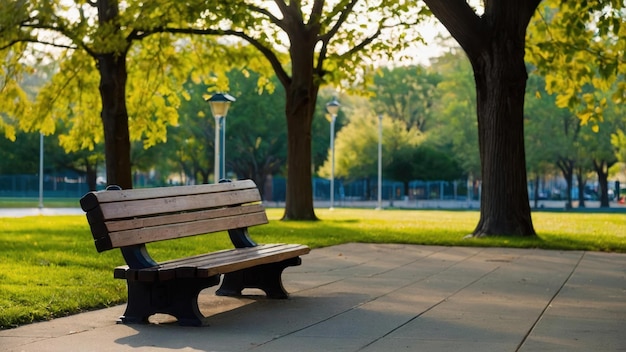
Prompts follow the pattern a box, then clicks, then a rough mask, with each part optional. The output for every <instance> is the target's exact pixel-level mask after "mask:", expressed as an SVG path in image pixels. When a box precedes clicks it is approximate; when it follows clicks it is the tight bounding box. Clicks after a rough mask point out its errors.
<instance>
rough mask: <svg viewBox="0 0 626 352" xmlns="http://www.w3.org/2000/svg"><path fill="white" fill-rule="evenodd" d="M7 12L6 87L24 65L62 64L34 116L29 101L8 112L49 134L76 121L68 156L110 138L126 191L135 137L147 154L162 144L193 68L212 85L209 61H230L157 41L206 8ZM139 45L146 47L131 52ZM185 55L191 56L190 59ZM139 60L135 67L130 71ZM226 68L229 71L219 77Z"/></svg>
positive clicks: (100, 0)
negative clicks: (65, 122) (168, 28)
mask: <svg viewBox="0 0 626 352" xmlns="http://www.w3.org/2000/svg"><path fill="white" fill-rule="evenodd" d="M3 4H6V5H7V6H5V7H3V12H2V16H1V17H0V23H1V24H0V28H2V30H1V31H0V51H2V52H3V55H4V56H5V57H6V58H10V59H11V60H7V61H5V62H4V63H3V64H4V66H3V71H2V72H3V73H4V74H5V76H4V77H3V79H4V80H5V81H7V82H8V81H13V80H14V79H16V78H19V77H18V75H17V74H14V73H15V72H18V73H19V72H20V71H19V68H20V67H21V66H24V65H26V66H28V65H31V64H32V63H31V62H28V60H24V58H29V59H30V58H33V59H34V60H43V58H48V57H49V56H50V55H51V53H52V54H53V55H54V57H53V59H56V60H58V61H60V69H59V71H58V72H57V73H56V74H55V76H54V77H53V79H52V80H51V83H50V84H49V85H48V86H46V87H44V88H43V89H42V90H41V91H40V92H39V94H38V97H37V100H36V102H35V104H34V105H33V106H31V108H32V110H31V111H30V112H29V113H28V114H25V113H24V111H23V110H24V108H23V107H21V106H22V105H24V104H22V103H21V101H22V100H23V99H20V104H19V106H20V107H21V108H20V109H21V110H20V111H7V113H10V114H15V115H12V116H14V117H20V125H21V127H22V128H23V129H25V130H29V131H30V130H35V129H38V130H41V131H42V132H44V133H52V132H53V131H54V127H55V123H56V120H58V119H61V120H65V119H68V118H71V119H72V120H71V121H72V122H71V127H70V130H69V132H68V136H67V138H65V139H64V138H63V137H61V142H62V143H65V148H66V150H68V151H73V150H75V148H87V149H91V148H93V147H94V145H95V144H97V143H99V142H101V141H102V140H103V139H102V136H104V145H105V148H104V150H105V156H106V172H107V182H109V183H115V184H118V185H120V186H121V187H123V188H131V187H132V177H131V160H130V141H131V139H133V140H140V139H141V140H143V142H144V145H145V146H146V147H149V146H151V145H154V144H155V143H158V142H160V141H163V140H164V138H165V132H166V126H167V125H168V124H175V123H176V119H177V115H176V106H177V105H178V96H177V95H176V94H175V92H176V91H177V90H178V89H179V87H180V86H181V85H182V83H183V82H184V80H185V79H186V78H187V75H188V73H189V71H191V68H192V67H195V71H194V77H195V78H196V79H200V77H203V78H204V79H209V75H208V72H209V70H211V68H210V67H209V65H208V64H207V62H211V61H212V60H210V59H209V58H211V57H213V56H212V55H214V54H215V55H218V54H220V55H221V54H223V53H221V52H217V50H204V51H203V54H202V55H203V59H204V60H200V58H199V57H198V56H197V55H194V54H195V53H197V52H198V51H197V50H192V49H195V46H194V44H196V42H193V41H189V40H187V41H180V40H177V38H174V37H172V36H171V35H169V34H160V33H161V32H162V28H163V27H164V26H166V25H170V26H181V27H188V26H189V23H194V22H195V18H193V17H190V16H194V15H196V14H195V13H194V12H192V11H191V10H192V9H195V8H198V7H199V3H194V2H191V3H190V2H185V3H184V4H183V3H178V2H170V1H151V2H149V3H145V2H138V1H125V2H123V3H120V2H119V1H118V0H96V1H87V2H85V1H76V2H67V1H60V0H58V1H57V0H55V1H45V2H39V1H30V0H23V1H16V2H5V3H3ZM207 42H208V41H205V42H204V43H202V44H203V46H204V48H207V47H209V48H210V46H207V45H206V43H207ZM137 43H141V44H142V46H141V47H139V46H134V44H137ZM35 44H37V45H35ZM41 48H43V50H42V49H41ZM51 48H52V49H51ZM185 48H187V49H189V53H188V54H187V55H183V51H184V50H183V49H185ZM133 58H134V59H137V61H134V62H131V63H130V65H129V59H133ZM239 58H241V59H242V60H245V59H246V58H247V57H245V56H243V57H242V55H239V56H232V61H235V60H237V59H239ZM142 60H145V61H142ZM194 60H195V61H194ZM194 62H195V63H198V62H199V63H201V64H197V65H194ZM140 63H143V65H140ZM229 63H230V62H229ZM226 66H227V65H226V64H225V63H222V64H221V65H220V66H215V67H213V71H215V70H216V69H217V68H220V67H226ZM129 67H131V70H130V71H129ZM129 73H130V77H131V78H132V79H130V80H129ZM139 77H141V79H140V80H137V78H139ZM164 78H167V79H164ZM6 87H8V89H6V92H10V94H12V95H13V96H16V97H19V92H18V91H16V89H15V88H14V86H13V85H6ZM127 88H129V89H128V90H127ZM2 93H3V94H2V95H4V93H5V90H4V88H3V92H2ZM127 99H128V101H127ZM12 110H15V109H12ZM68 111H69V114H68ZM129 116H132V119H130V124H129ZM5 131H6V129H5Z"/></svg>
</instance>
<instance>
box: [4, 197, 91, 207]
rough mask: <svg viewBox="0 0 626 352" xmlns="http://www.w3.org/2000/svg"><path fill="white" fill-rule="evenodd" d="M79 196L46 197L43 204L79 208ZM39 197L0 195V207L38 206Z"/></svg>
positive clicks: (45, 205)
mask: <svg viewBox="0 0 626 352" xmlns="http://www.w3.org/2000/svg"><path fill="white" fill-rule="evenodd" d="M78 201H79V198H44V199H43V205H44V207H46V208H77V207H79V206H80V205H79V204H78ZM37 207H39V198H27V197H24V198H12V197H0V208H37Z"/></svg>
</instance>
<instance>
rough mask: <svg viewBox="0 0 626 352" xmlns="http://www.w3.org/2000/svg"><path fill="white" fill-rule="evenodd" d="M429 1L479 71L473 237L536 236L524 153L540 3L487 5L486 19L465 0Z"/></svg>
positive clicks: (534, 0) (531, 0)
mask: <svg viewBox="0 0 626 352" xmlns="http://www.w3.org/2000/svg"><path fill="white" fill-rule="evenodd" d="M425 2H426V4H427V5H428V7H429V8H430V9H431V11H432V12H433V14H435V16H437V18H438V19H439V20H440V21H441V22H442V23H443V25H444V26H446V28H447V29H448V30H449V31H450V34H452V36H453V37H454V38H455V39H456V40H457V41H458V42H459V44H460V45H461V47H462V48H463V50H464V51H465V53H466V54H467V56H468V58H469V60H470V62H471V63H472V67H473V69H474V79H475V83H476V99H477V113H478V139H479V150H480V160H481V172H482V175H481V178H482V184H483V187H482V196H481V204H480V220H479V222H478V225H477V226H476V229H475V230H474V232H473V233H472V235H473V236H474V237H483V236H491V235H516V236H535V230H534V228H533V224H532V219H531V215H530V204H529V199H528V189H527V180H526V160H525V154H524V117H523V110H524V93H525V88H526V79H527V73H526V67H525V63H524V47H525V35H526V27H527V26H528V23H529V21H530V18H531V16H532V14H533V13H534V11H535V9H536V8H537V5H538V4H539V2H540V0H526V1H523V0H518V1H514V2H509V1H506V2H505V1H489V2H485V12H484V14H483V15H482V16H478V15H477V14H476V13H475V12H474V10H473V9H472V8H471V7H470V6H469V4H467V2H466V1H464V0H425Z"/></svg>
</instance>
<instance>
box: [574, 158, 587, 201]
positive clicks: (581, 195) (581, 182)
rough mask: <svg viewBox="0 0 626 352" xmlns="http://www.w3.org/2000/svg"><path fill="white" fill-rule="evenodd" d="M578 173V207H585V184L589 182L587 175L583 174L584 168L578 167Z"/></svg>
mask: <svg viewBox="0 0 626 352" xmlns="http://www.w3.org/2000/svg"><path fill="white" fill-rule="evenodd" d="M577 169H578V170H577V171H578V172H577V173H576V180H577V181H578V207H579V208H584V207H585V184H586V183H587V180H585V175H584V174H583V173H584V171H583V168H582V167H578V168H577Z"/></svg>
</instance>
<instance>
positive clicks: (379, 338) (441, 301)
mask: <svg viewBox="0 0 626 352" xmlns="http://www.w3.org/2000/svg"><path fill="white" fill-rule="evenodd" d="M480 252H482V251H480ZM480 252H478V253H480ZM478 253H476V254H478ZM476 254H475V255H476ZM475 255H472V256H470V258H471V257H474V256H475ZM499 269H500V266H497V267H495V268H493V269H491V270H490V271H488V272H486V273H484V274H483V275H481V276H480V277H477V278H476V279H475V280H473V281H472V282H469V283H467V284H466V285H465V286H463V287H460V288H458V289H457V290H455V291H454V292H452V293H451V294H449V295H448V296H446V297H444V298H442V299H441V300H439V302H437V303H435V304H433V305H431V306H430V307H428V308H427V309H425V310H424V311H423V312H421V313H419V314H417V315H415V316H414V317H412V318H411V319H409V320H407V321H405V322H404V323H402V324H399V325H398V326H396V327H395V328H393V329H391V330H390V331H388V332H387V333H386V334H384V335H382V336H380V337H378V338H377V339H375V340H373V341H371V342H370V343H368V344H366V345H365V346H363V347H361V348H359V349H358V350H357V351H362V350H363V349H365V348H367V347H369V346H370V345H372V344H374V343H376V342H377V341H379V340H382V339H384V338H385V337H387V336H389V335H391V334H392V333H394V332H395V331H397V330H399V329H400V328H402V327H404V326H406V325H407V324H410V323H411V322H413V321H415V320H416V319H418V318H419V317H421V316H422V315H424V314H426V313H428V312H430V311H431V310H433V309H435V308H436V307H438V306H439V305H441V304H442V303H444V302H447V301H448V300H449V299H450V298H452V297H454V296H455V295H457V294H458V293H459V292H461V291H463V290H464V289H466V288H468V287H470V286H472V285H474V284H475V283H477V282H479V281H480V280H482V279H484V278H485V277H486V276H488V275H491V274H492V273H494V272H496V271H497V270H499ZM446 270H447V269H446ZM444 271H445V270H444Z"/></svg>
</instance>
